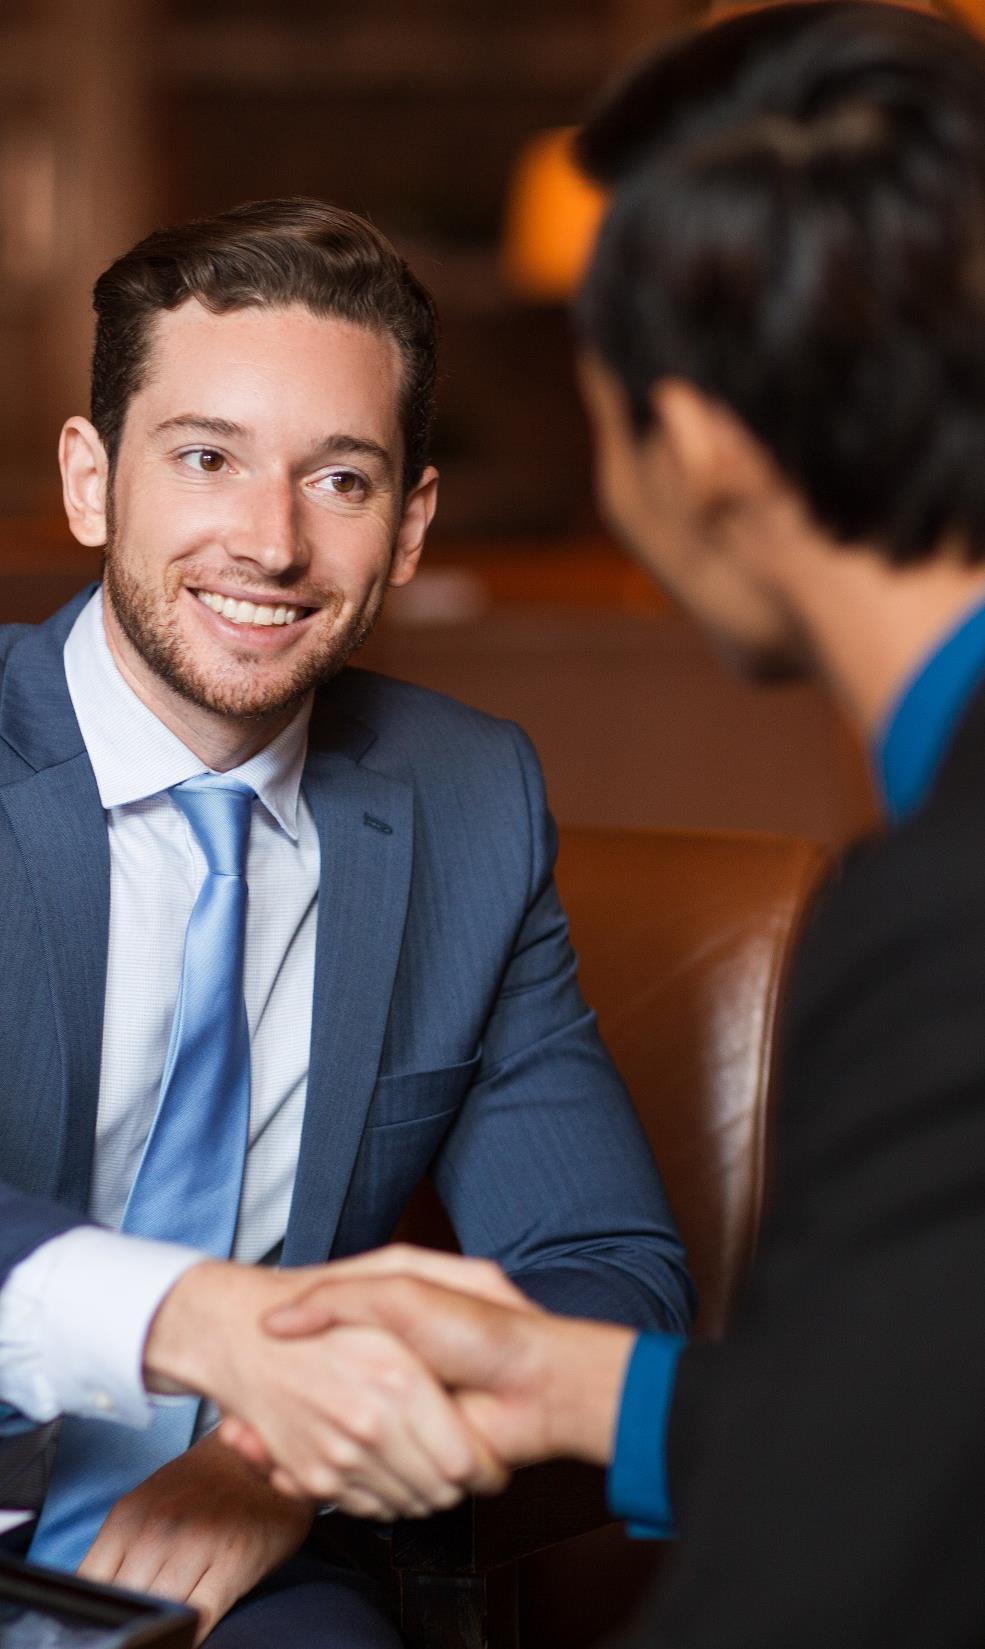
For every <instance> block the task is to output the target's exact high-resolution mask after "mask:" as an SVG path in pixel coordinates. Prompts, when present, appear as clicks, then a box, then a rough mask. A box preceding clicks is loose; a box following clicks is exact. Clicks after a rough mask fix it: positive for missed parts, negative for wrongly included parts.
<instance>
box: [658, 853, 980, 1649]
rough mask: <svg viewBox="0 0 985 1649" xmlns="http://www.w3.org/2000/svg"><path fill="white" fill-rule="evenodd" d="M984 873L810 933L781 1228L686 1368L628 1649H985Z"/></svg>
mask: <svg viewBox="0 0 985 1649" xmlns="http://www.w3.org/2000/svg"><path fill="white" fill-rule="evenodd" d="M962 856H963V857H964V858H965V860H966V866H965V871H964V872H961V873H958V871H957V870H956V865H958V863H959V861H960V859H961V858H962ZM982 863H983V859H982V853H981V844H980V840H978V841H975V842H973V843H970V844H969V845H968V847H967V849H965V848H964V847H963V846H962V845H961V844H960V843H958V844H956V843H955V842H954V841H953V840H941V841H939V842H938V843H937V844H936V845H935V849H934V851H933V853H932V854H928V853H926V852H923V853H920V854H917V853H915V852H911V851H909V850H908V849H906V848H904V849H901V850H897V849H896V848H895V847H894V848H893V849H892V850H891V851H889V852H888V853H887V857H886V860H885V862H882V863H880V864H877V866H876V867H875V868H874V870H873V873H872V874H870V875H867V876H866V877H865V878H864V879H863V878H861V877H860V876H858V875H857V874H856V875H855V876H853V877H851V878H850V879H849V881H848V882H847V883H846V885H845V886H844V888H843V889H841V890H836V892H835V893H834V894H833V895H832V896H831V897H830V900H829V904H828V908H827V910H826V911H824V912H822V913H821V915H820V917H819V919H818V921H817V922H816V924H815V929H814V931H813V933H812V935H811V938H810V942H809V943H808V945H807V946H806V948H805V952H804V954H803V958H802V962H801V964H800V966H799V969H798V973H799V978H798V981H797V983H796V986H795V993H794V994H795V999H796V1004H795V1011H794V1017H793V1022H792V1025H791V1031H790V1037H789V1050H788V1055H787V1059H786V1079H785V1082H784V1086H783V1109H782V1129H781V1138H780V1142H779V1151H778V1164H777V1179H776V1189H775V1199H774V1208H773V1212H772V1215H771V1218H770V1221H769V1223H768V1228H767V1231H766V1233H765V1236H764V1241H763V1244H762V1248H761V1253H760V1258H759V1260H758V1262H757V1265H756V1267H755V1268H754V1272H753V1275H752V1277H751V1279H750V1284H749V1288H748V1291H747V1294H746V1298H745V1300H744V1302H743V1304H742V1308H741V1311H740V1313H739V1316H738V1320H737V1322H736V1325H735V1328H734V1331H733V1333H732V1335H731V1336H730V1338H729V1340H728V1341H726V1342H725V1343H723V1344H721V1345H694V1346H692V1347H690V1348H689V1349H687V1350H686V1351H685V1352H684V1353H683V1355H682V1357H681V1360H680V1364H679V1368H678V1375H677V1383H676V1390H675V1398H674V1404H673V1412H672V1418H671V1427H670V1484H671V1493H672V1500H673V1505H674V1509H675V1512H676V1515H677V1521H678V1527H679V1530H680V1534H681V1540H680V1544H679V1547H678V1550H677V1553H676V1555H675V1561H674V1564H673V1565H672V1569H671V1573H670V1577H669V1579H668V1582H667V1583H666V1584H665V1585H664V1586H663V1588H662V1589H661V1590H660V1591H659V1592H658V1594H657V1596H656V1597H655V1599H654V1601H653V1603H652V1604H651V1606H650V1608H649V1610H648V1611H647V1616H646V1619H645V1622H644V1624H643V1626H642V1628H641V1631H640V1634H639V1636H632V1637H630V1638H627V1639H626V1640H625V1649H628V1646H629V1645H630V1644H633V1645H636V1644H640V1645H642V1644H643V1643H645V1644H646V1645H647V1646H648V1649H654V1646H657V1649H670V1646H671V1645H673V1646H674V1649H712V1645H714V1649H740V1646H742V1649H747V1646H748V1645H750V1644H755V1645H756V1649H790V1646H791V1645H794V1644H796V1645H797V1649H822V1646H824V1649H829V1646H830V1645H831V1644H833V1643H837V1644H838V1645H839V1646H841V1649H862V1646H863V1645H871V1644H890V1643H891V1644H893V1645H894V1649H917V1646H918V1645H919V1646H920V1649H926V1645H928V1644H941V1645H943V1644H945V1643H947V1644H952V1643H953V1644H957V1643H972V1642H979V1641H981V1637H982V1631H983V1623H985V1613H983V1608H982V1602H981V1553H982V1550H983V1547H985V1500H983V1494H982V1483H983V1482H985V1428H983V1426H982V1392H983V1391H985V1317H983V1313H982V1310H981V1279H982V1269H983V1264H985V1199H983V1195H982V1185H983V1179H985V1104H983V1093H985V1011H983V1004H985V877H983V875H982V869H981V866H982Z"/></svg>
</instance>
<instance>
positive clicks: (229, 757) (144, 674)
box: [103, 600, 298, 773]
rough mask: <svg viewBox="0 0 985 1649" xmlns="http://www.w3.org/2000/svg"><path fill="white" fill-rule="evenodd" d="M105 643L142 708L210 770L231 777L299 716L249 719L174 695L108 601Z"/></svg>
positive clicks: (283, 713) (290, 710) (291, 709)
mask: <svg viewBox="0 0 985 1649" xmlns="http://www.w3.org/2000/svg"><path fill="white" fill-rule="evenodd" d="M103 625H104V629H105V632H106V641H107V644H108V646H109V650H110V652H111V654H112V655H113V661H114V663H115V664H116V667H117V669H118V670H119V672H120V674H121V676H122V677H123V679H124V681H125V682H126V684H127V686H128V687H129V688H130V689H131V691H132V692H134V693H136V695H137V697H138V699H140V701H141V703H142V704H145V705H146V706H147V709H148V710H150V711H151V713H152V714H153V715H155V716H156V717H157V719H158V721H160V722H162V723H163V724H164V726H165V727H166V728H167V729H168V731H169V732H171V733H173V734H174V735H175V737H176V738H178V739H180V740H181V742H182V744H183V745H185V746H186V747H187V749H189V750H191V751H192V753H193V754H194V755H196V756H197V757H198V758H199V760H200V761H201V762H203V763H204V764H205V766H206V767H209V768H211V769H212V771H213V772H215V773H228V772H230V771H231V770H232V769H233V768H234V767H241V766H242V765H243V763H244V762H248V761H249V760H250V759H251V757H253V756H256V755H258V754H259V753H260V751H261V750H265V749H266V747H267V745H268V744H272V743H273V741H274V739H275V738H277V736H278V734H279V733H282V732H283V730H284V728H285V727H287V725H288V724H289V723H290V722H291V721H293V719H294V717H295V716H296V715H297V708H298V707H297V705H296V704H295V705H288V706H287V707H286V709H283V710H277V711H273V712H271V714H270V715H265V716H251V717H249V718H244V717H237V716H227V715H222V714H220V713H219V712H218V711H215V710H208V709H206V708H205V707H204V706H202V705H198V704H194V703H193V702H192V701H191V700H190V699H187V698H185V697H183V695H182V694H180V693H177V692H175V690H174V688H173V687H170V686H169V685H168V683H167V682H166V681H164V680H163V678H162V677H161V676H159V675H157V674H156V672H155V671H153V670H152V669H151V668H150V666H149V665H147V664H146V663H145V662H144V660H143V659H142V658H141V657H140V655H139V653H137V651H136V649H135V648H134V646H133V644H132V643H131V642H130V640H129V638H128V637H127V636H126V634H125V633H124V632H123V630H122V629H121V628H120V625H119V623H118V621H117V619H116V615H115V614H114V612H113V610H112V604H111V603H110V602H109V601H107V600H104V602H103Z"/></svg>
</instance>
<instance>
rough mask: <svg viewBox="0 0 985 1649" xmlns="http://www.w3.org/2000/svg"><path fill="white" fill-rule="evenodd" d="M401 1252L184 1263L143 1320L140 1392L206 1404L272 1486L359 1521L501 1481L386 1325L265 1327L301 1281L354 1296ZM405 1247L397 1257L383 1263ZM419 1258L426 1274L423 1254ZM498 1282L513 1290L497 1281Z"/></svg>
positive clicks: (420, 1511)
mask: <svg viewBox="0 0 985 1649" xmlns="http://www.w3.org/2000/svg"><path fill="white" fill-rule="evenodd" d="M408 1252H410V1253H414V1252H416V1251H400V1250H393V1251H386V1250H383V1251H381V1253H380V1254H379V1255H376V1256H366V1257H365V1258H361V1259H356V1260H352V1261H342V1262H339V1263H338V1264H337V1265H331V1266H327V1267H318V1268H312V1269H310V1270H308V1271H295V1272H289V1271H279V1272H278V1271H273V1270H267V1269H264V1268H255V1267H248V1266H241V1265H236V1264H230V1263H227V1262H224V1261H204V1262H203V1263H202V1264H200V1265H196V1266H193V1267H192V1268H191V1269H190V1270H189V1271H186V1272H185V1273H184V1275H183V1276H182V1277H180V1278H179V1279H178V1281H177V1283H176V1284H175V1285H174V1287H173V1288H172V1290H171V1292H170V1293H169V1294H168V1295H167V1296H166V1297H165V1299H164V1301H163V1303H162V1304H161V1306H160V1308H159V1309H158V1312H157V1314H156V1316H155V1318H154V1321H153V1323H152V1325H151V1329H150V1333H149V1335H148V1338H147V1343H146V1346H145V1352H144V1372H145V1380H146V1383H147V1386H148V1388H149V1389H151V1390H155V1391H159V1392H161V1391H163V1392H167V1391H171V1392H174V1391H195V1392H201V1393H203V1394H204V1395H206V1396H208V1397H210V1398H212V1399H213V1400H214V1401H215V1402H216V1403H217V1404H218V1406H219V1407H220V1408H221V1409H222V1410H223V1412H224V1413H227V1414H231V1415H234V1416H236V1417H237V1418H238V1419H239V1420H241V1421H243V1422H245V1423H246V1424H247V1425H248V1426H249V1427H250V1428H251V1429H252V1432H253V1433H254V1434H255V1435H256V1436H257V1437H258V1438H259V1439H261V1440H262V1443H263V1446H264V1448H265V1450H266V1451H267V1453H268V1455H269V1457H270V1458H271V1459H272V1460H274V1461H276V1462H277V1463H278V1465H279V1466H280V1468H281V1470H282V1472H283V1474H284V1478H283V1484H282V1486H284V1487H285V1488H288V1489H289V1490H290V1491H291V1492H294V1493H297V1494H302V1493H304V1494H307V1495H310V1496H312V1497H313V1498H315V1499H317V1500H320V1501H331V1502H335V1503H336V1504H338V1505H339V1506H340V1507H341V1508H342V1509H343V1510H345V1511H349V1512H352V1513H353V1514H355V1515H357V1516H362V1517H375V1518H381V1519H383V1520H387V1521H389V1520H391V1519H393V1518H395V1517H414V1516H424V1515H426V1514H427V1513H428V1512H431V1511H434V1510H437V1509H440V1508H442V1507H446V1506H450V1505H453V1504H454V1503H455V1502H456V1501H457V1500H458V1499H460V1498H461V1496H462V1495H463V1494H466V1493H489V1492H492V1491H494V1490H495V1489H497V1488H500V1487H502V1485H503V1483H504V1482H505V1478H506V1474H505V1472H504V1470H503V1468H502V1466H501V1465H500V1463H499V1462H498V1461H497V1460H496V1459H495V1458H494V1456H493V1454H492V1452H491V1451H490V1449H489V1448H488V1446H487V1445H486V1444H485V1443H484V1442H483V1441H482V1440H481V1439H480V1438H479V1436H478V1435H477V1434H475V1433H474V1432H473V1431H472V1430H471V1429H470V1427H469V1425H468V1423H467V1421H466V1420H465V1418H464V1416H463V1415H462V1414H461V1413H460V1412H459V1410H458V1409H457V1408H456V1406H455V1404H454V1403H453V1402H452V1400H451V1399H450V1398H449V1397H448V1395H447V1394H446V1393H445V1391H444V1390H443V1389H442V1387H441V1385H440V1383H439V1382H438V1381H437V1380H436V1379H435V1377H434V1376H433V1375H432V1374H431V1372H430V1371H429V1370H428V1369H427V1368H426V1367H425V1365H424V1363H423V1362H422V1361H421V1360H420V1358H419V1357H418V1356H417V1355H416V1354H415V1353H414V1352H413V1351H412V1350H410V1349H409V1348H408V1347H407V1346H406V1345H404V1344H402V1343H401V1342H400V1341H399V1340H398V1339H397V1338H395V1337H394V1336H393V1334H392V1333H390V1332H389V1330H387V1329H386V1328H385V1327H383V1326H382V1325H376V1324H372V1322H370V1323H369V1324H368V1325H367V1323H365V1322H363V1321H362V1320H359V1321H352V1322H350V1323H346V1324H338V1323H337V1324H336V1325H335V1326H334V1327H333V1328H332V1329H331V1330H330V1331H328V1332H325V1333H321V1332H320V1333H319V1334H318V1335H316V1336H305V1337H303V1338H294V1339H286V1338H285V1339H276V1338H274V1337H273V1336H270V1335H268V1334H266V1333H265V1332H264V1331H263V1329H262V1327H261V1318H262V1317H264V1316H265V1315H266V1314H268V1313H269V1312H270V1311H271V1310H272V1309H273V1308H274V1307H276V1306H277V1305H279V1304H284V1303H286V1302H287V1301H288V1300H290V1299H294V1298H296V1297H297V1295H298V1290H299V1283H300V1284H302V1286H303V1284H304V1282H307V1283H308V1284H309V1286H311V1285H312V1284H313V1283H314V1282H315V1281H316V1280H317V1279H318V1278H320V1277H327V1276H329V1275H333V1274H337V1275H338V1278H339V1283H340V1285H341V1283H342V1282H343V1281H344V1282H345V1283H346V1286H347V1287H348V1288H350V1289H351V1290H353V1291H354V1294H353V1298H354V1296H355V1293H356V1292H358V1290H359V1288H360V1287H364V1286H367V1287H368V1286H370V1285H371V1284H372V1283H374V1282H375V1283H378V1282H380V1281H382V1280H384V1279H385V1275H386V1272H387V1269H388V1268H389V1267H392V1266H393V1265H395V1264H402V1265H405V1266H406V1265H407V1264H408V1263H414V1262H413V1261H411V1262H408V1260H407V1258H406V1255H407V1253H408ZM401 1253H402V1254H403V1256H404V1258H403V1259H402V1260H401V1259H399V1258H398V1259H395V1258H394V1257H393V1256H394V1255H400V1254H401ZM441 1259H442V1257H441V1256H434V1260H435V1261H440V1260H441ZM417 1263H419V1264H420V1265H421V1266H422V1267H423V1268H424V1269H425V1270H429V1269H430V1268H431V1261H430V1260H421V1261H418V1262H417ZM468 1263H469V1262H460V1264H465V1265H467V1264H468ZM439 1269H440V1266H439ZM473 1270H474V1273H475V1282H476V1284H477V1286H479V1287H480V1288H484V1289H485V1291H486V1292H487V1294H488V1293H492V1294H496V1293H497V1292H498V1291H499V1290H500V1285H499V1283H498V1282H497V1281H496V1277H495V1276H494V1275H492V1273H491V1268H477V1267H473ZM487 1273H488V1274H487ZM363 1274H365V1280H361V1279H362V1277H363ZM502 1288H503V1289H504V1290H506V1291H508V1292H510V1293H512V1292H514V1291H512V1290H510V1285H509V1284H506V1283H505V1282H504V1283H503V1284H502ZM367 1315H368V1316H371V1313H369V1314H367Z"/></svg>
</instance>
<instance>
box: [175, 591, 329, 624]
mask: <svg viewBox="0 0 985 1649" xmlns="http://www.w3.org/2000/svg"><path fill="white" fill-rule="evenodd" d="M194 593H195V595H197V597H198V599H199V601H200V602H201V603H202V605H203V607H208V608H209V609H210V610H211V611H212V612H213V613H218V615H219V617H220V618H227V619H229V621H230V623H231V624H242V625H244V626H248V627H250V628H253V629H267V628H269V626H271V625H274V624H296V623H297V621H298V619H299V618H307V617H308V614H309V613H313V612H314V610H315V609H314V608H313V607H288V606H286V605H279V606H276V607H274V606H271V605H270V604H269V603H266V602H259V603H258V602H254V601H236V600H235V599H234V598H233V597H232V596H228V595H218V594H216V593H214V592H213V591H212V590H196V591H195V592H194Z"/></svg>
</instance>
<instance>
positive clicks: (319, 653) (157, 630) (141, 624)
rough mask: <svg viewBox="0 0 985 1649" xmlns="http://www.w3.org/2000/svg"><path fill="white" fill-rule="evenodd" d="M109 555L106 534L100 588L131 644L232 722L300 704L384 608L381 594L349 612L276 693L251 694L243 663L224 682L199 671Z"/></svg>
mask: <svg viewBox="0 0 985 1649" xmlns="http://www.w3.org/2000/svg"><path fill="white" fill-rule="evenodd" d="M114 551H115V542H114V538H113V536H112V534H110V536H109V537H108V539H107V543H106V548H105V551H104V555H103V589H104V592H105V596H106V599H107V600H108V601H109V603H110V605H111V607H112V609H113V613H114V616H115V617H116V620H117V622H118V623H119V626H120V628H121V630H122V631H123V633H124V635H125V636H126V638H127V640H128V641H129V642H130V645H131V646H132V647H133V648H134V649H135V651H136V652H137V653H139V655H140V657H141V658H142V659H143V661H144V663H145V664H147V665H148V666H149V668H150V669H151V670H153V671H154V674H155V675H156V676H158V677H159V678H160V680H161V681H163V682H164V683H165V685H166V686H168V687H169V688H170V689H171V690H172V692H174V693H177V694H178V695H179V696H180V697H181V698H183V699H186V700H187V701H188V703H189V704H194V705H196V706H197V707H198V708H199V709H200V710H208V711H211V712H212V713H213V714H215V715H220V716H226V717H228V718H229V719H230V720H232V721H244V722H249V721H262V720H265V719H266V718H267V717H268V716H272V715H276V714H278V713H280V712H282V711H284V710H288V709H291V708H292V707H293V706H296V705H300V704H301V703H302V701H303V700H304V699H305V698H307V696H308V694H309V693H310V692H311V690H312V688H314V687H318V686H322V685H324V683H326V682H328V681H331V679H332V677H333V676H336V675H337V674H338V672H339V671H340V670H341V669H342V668H343V667H344V666H345V665H346V664H347V663H348V661H349V659H350V658H351V657H352V654H353V653H354V652H356V650H357V649H358V648H360V647H361V646H362V645H363V643H364V642H365V641H367V640H368V639H369V636H370V635H371V633H372V631H373V628H374V626H375V625H376V621H377V619H378V618H379V616H380V612H381V610H382V607H383V591H382V590H381V591H380V592H379V593H378V595H377V596H376V598H375V599H374V602H373V605H372V606H371V607H369V608H366V609H364V610H363V611H362V612H359V613H356V614H354V615H353V617H352V618H351V619H350V620H349V621H348V623H347V624H346V625H345V626H344V627H342V628H336V629H335V630H333V631H332V632H331V633H330V634H329V635H328V636H327V637H326V638H325V641H324V643H323V644H322V646H321V647H320V648H319V649H318V650H316V651H315V652H314V653H312V654H310V655H309V656H308V657H307V658H305V659H304V660H303V661H301V662H299V663H298V664H297V666H296V667H295V669H294V670H293V671H292V672H291V673H290V675H288V676H287V678H286V679H285V680H283V681H281V682H280V683H279V684H278V686H277V689H276V690H273V689H272V688H271V687H270V686H265V687H257V686H254V687H253V688H252V690H251V686H250V683H249V681H248V679H246V676H245V670H246V663H245V661H244V664H243V665H242V666H239V667H237V665H236V664H235V663H231V665H230V668H229V671H228V675H227V679H222V678H221V677H220V678H216V677H211V678H210V677H208V676H206V675H205V674H204V673H203V672H202V671H201V670H200V669H199V667H198V665H197V663H196V660H195V658H194V655H193V653H192V650H191V649H190V648H189V647H188V646H187V644H186V642H185V641H184V639H183V638H182V636H181V635H179V634H178V633H176V632H175V631H168V630H167V629H166V628H165V627H164V625H163V624H162V623H161V621H160V616H159V614H158V612H157V611H156V609H155V604H154V602H153V600H152V599H151V597H150V596H149V595H148V593H147V591H146V590H145V589H144V588H143V587H142V586H141V585H140V584H139V583H138V582H137V581H136V580H135V579H134V578H133V577H132V576H131V575H130V574H129V573H128V572H127V570H126V569H125V567H123V566H121V565H120V563H119V558H118V557H117V556H116V554H115V553H114ZM326 594H327V595H328V599H326V600H325V601H324V604H323V605H324V607H326V608H327V607H330V606H331V604H332V596H331V594H330V593H328V592H326ZM179 599H180V597H179ZM286 599H289V597H287V596H286ZM340 605H341V601H340V599H339V598H338V597H335V606H336V608H338V607H339V606H340Z"/></svg>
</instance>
